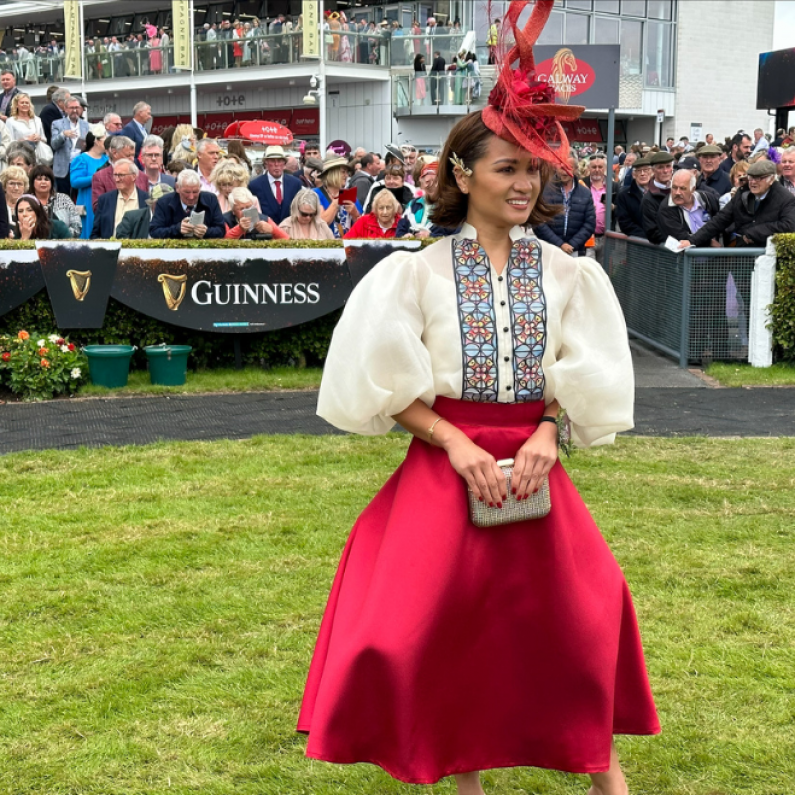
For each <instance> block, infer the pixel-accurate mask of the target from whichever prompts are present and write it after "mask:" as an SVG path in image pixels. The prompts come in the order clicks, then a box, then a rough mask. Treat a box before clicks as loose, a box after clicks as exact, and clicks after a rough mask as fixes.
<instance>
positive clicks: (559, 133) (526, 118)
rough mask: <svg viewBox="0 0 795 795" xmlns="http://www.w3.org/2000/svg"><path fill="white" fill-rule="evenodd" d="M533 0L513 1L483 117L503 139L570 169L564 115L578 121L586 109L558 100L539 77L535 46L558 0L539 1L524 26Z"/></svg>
mask: <svg viewBox="0 0 795 795" xmlns="http://www.w3.org/2000/svg"><path fill="white" fill-rule="evenodd" d="M528 1H529V0H512V2H511V5H510V6H509V8H508V13H507V14H506V15H505V22H504V24H503V26H502V31H501V36H500V46H499V48H498V56H497V57H498V63H499V64H500V74H499V77H498V78H497V84H496V85H495V86H494V88H493V89H492V91H491V94H489V101H488V104H487V105H486V107H485V108H484V110H483V122H484V124H485V125H486V126H487V127H488V128H489V129H490V130H491V131H492V132H493V133H494V134H495V135H498V136H499V137H500V138H502V139H504V140H506V141H509V142H510V143H513V144H516V145H517V146H520V147H521V148H522V149H524V150H526V151H528V152H530V153H531V154H532V155H535V156H536V157H538V158H540V159H541V160H546V161H547V162H549V163H552V164H553V165H554V166H562V167H563V168H565V169H567V170H568V168H569V159H568V158H569V140H568V138H567V137H566V133H565V131H564V130H563V125H562V124H561V123H560V119H565V120H568V121H573V120H574V119H576V118H578V117H579V116H580V115H581V114H582V112H583V110H585V108H583V107H582V106H578V105H559V104H557V103H556V102H555V89H554V88H553V87H552V86H551V85H549V83H544V82H542V81H540V80H538V79H537V78H536V62H535V59H534V58H533V45H534V44H535V43H536V40H537V39H538V37H539V36H540V35H541V31H542V30H543V29H544V25H545V24H546V22H547V19H549V14H550V12H551V11H552V6H553V5H554V0H536V2H535V7H534V8H533V12H532V14H531V15H530V18H529V19H528V20H527V24H526V25H525V26H524V29H522V28H520V27H519V24H518V21H519V16H520V15H521V13H522V11H523V10H524V9H525V7H526V6H527V4H528ZM509 32H512V33H513V44H512V45H511V46H510V47H508V45H507V43H506V39H507V38H508V34H509ZM517 59H518V60H519V63H518V65H517V66H516V67H514V62H515V61H516V60H517Z"/></svg>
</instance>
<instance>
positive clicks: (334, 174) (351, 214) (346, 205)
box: [315, 154, 362, 237]
mask: <svg viewBox="0 0 795 795" xmlns="http://www.w3.org/2000/svg"><path fill="white" fill-rule="evenodd" d="M350 171H351V168H350V164H349V163H348V159H347V158H345V157H340V156H338V155H335V154H330V155H326V157H325V158H324V160H323V169H322V170H321V172H320V181H321V183H322V187H320V188H315V193H317V196H318V199H319V201H320V205H321V207H322V210H321V213H320V217H321V218H322V219H323V220H324V221H325V222H326V223H327V224H328V225H329V227H331V231H332V232H334V237H344V236H345V233H346V232H347V231H348V230H349V229H350V228H351V227H352V226H353V224H354V223H355V222H356V219H357V218H358V217H359V216H360V215H361V214H362V206H361V204H359V202H358V201H355V202H352V201H347V202H343V203H342V204H340V202H339V195H340V191H341V190H342V189H343V188H344V187H345V183H346V182H347V181H348V176H349V175H350Z"/></svg>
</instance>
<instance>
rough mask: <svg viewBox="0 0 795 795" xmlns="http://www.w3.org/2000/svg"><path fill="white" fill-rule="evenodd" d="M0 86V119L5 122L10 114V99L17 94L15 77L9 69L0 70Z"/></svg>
mask: <svg viewBox="0 0 795 795" xmlns="http://www.w3.org/2000/svg"><path fill="white" fill-rule="evenodd" d="M0 87H2V89H3V93H2V95H0V121H2V122H6V121H7V120H8V117H9V116H10V115H11V100H12V99H14V97H15V96H16V95H17V94H19V89H18V88H17V79H16V77H15V76H14V73H13V72H12V71H11V70H10V69H3V70H2V71H0Z"/></svg>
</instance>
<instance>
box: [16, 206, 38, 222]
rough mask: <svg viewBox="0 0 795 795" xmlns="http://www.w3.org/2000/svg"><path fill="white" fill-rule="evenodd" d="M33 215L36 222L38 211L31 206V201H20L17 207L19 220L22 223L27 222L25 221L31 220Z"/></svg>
mask: <svg viewBox="0 0 795 795" xmlns="http://www.w3.org/2000/svg"><path fill="white" fill-rule="evenodd" d="M31 217H32V218H33V221H34V223H35V221H36V212H35V210H34V209H33V208H32V207H31V206H30V202H28V201H22V202H20V203H19V206H18V207H17V221H18V222H20V223H22V222H25V221H29V220H30V219H31Z"/></svg>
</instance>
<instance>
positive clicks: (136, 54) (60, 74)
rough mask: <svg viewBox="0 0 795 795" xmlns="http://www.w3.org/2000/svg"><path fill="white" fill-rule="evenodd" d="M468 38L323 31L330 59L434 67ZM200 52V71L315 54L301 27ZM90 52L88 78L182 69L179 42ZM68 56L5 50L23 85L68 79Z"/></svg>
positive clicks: (205, 46) (210, 44)
mask: <svg viewBox="0 0 795 795" xmlns="http://www.w3.org/2000/svg"><path fill="white" fill-rule="evenodd" d="M463 40H464V36H463V34H444V35H443V34H438V35H434V36H426V35H425V34H422V35H419V36H410V35H407V36H404V35H395V36H393V35H392V34H391V33H390V32H388V31H381V30H374V31H373V30H368V31H356V32H353V31H339V32H336V31H333V32H329V31H326V32H325V33H324V34H323V35H322V36H321V42H322V46H323V47H324V48H325V52H324V55H325V58H326V60H327V61H328V62H329V63H335V64H336V63H341V64H344V63H351V64H358V65H365V66H413V65H414V61H415V58H416V56H417V55H419V54H422V55H423V56H424V58H425V65H426V67H427V68H429V69H430V67H431V66H432V64H433V60H434V57H435V53H437V52H438V53H439V54H440V55H441V57H442V58H444V60H445V65H446V66H449V65H450V64H452V63H454V61H455V56H456V54H457V52H458V51H459V50H460V48H461V45H462V43H463ZM194 52H195V67H196V71H197V72H209V71H216V70H233V69H247V68H252V67H254V68H260V67H263V66H272V65H273V66H275V65H289V64H300V63H307V62H311V61H312V60H313V59H312V58H307V57H305V56H304V52H303V33H302V32H301V31H290V32H287V33H276V34H261V35H256V36H250V37H246V38H242V39H216V40H215V41H196V42H195V44H194ZM85 58H86V80H109V79H112V80H118V79H123V78H127V77H144V76H148V75H156V74H169V73H173V72H176V71H179V70H176V69H175V68H174V46H173V45H169V46H167V47H148V46H144V47H127V46H125V45H123V44H122V45H120V47H119V49H118V50H107V49H106V47H105V45H102V49H101V50H99V51H97V50H96V49H94V48H88V47H87V48H86V54H85ZM64 61H65V56H64V55H63V54H60V55H53V54H50V53H37V52H33V51H26V50H23V51H22V52H21V53H19V52H18V51H12V52H11V53H8V54H4V55H0V68H8V69H11V71H13V72H14V74H15V75H16V78H17V83H18V85H20V86H25V85H36V84H49V83H56V82H59V81H62V80H63V79H64Z"/></svg>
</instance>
